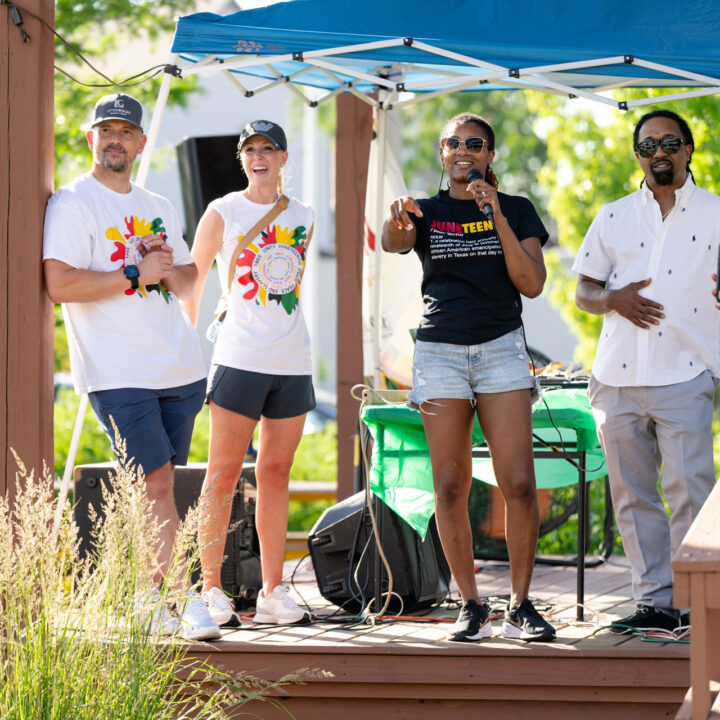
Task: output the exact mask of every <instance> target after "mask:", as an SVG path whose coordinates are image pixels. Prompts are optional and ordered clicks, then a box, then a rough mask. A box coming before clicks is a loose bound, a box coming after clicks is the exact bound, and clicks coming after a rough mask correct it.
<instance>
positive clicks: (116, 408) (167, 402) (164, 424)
mask: <svg viewBox="0 0 720 720" xmlns="http://www.w3.org/2000/svg"><path fill="white" fill-rule="evenodd" d="M204 397H205V380H198V381H197V382H194V383H190V384H189V385H180V386H179V387H174V388H168V389H166V390H150V389H146V388H118V389H117V390H99V391H98V392H91V393H90V394H89V396H88V398H89V400H90V404H91V405H92V408H93V410H94V411H95V415H96V416H97V419H98V422H99V423H100V426H101V427H102V429H103V430H104V431H105V433H106V434H107V436H108V437H109V438H110V444H111V445H112V449H113V452H114V453H115V455H117V454H118V450H117V447H116V445H115V430H114V428H113V425H112V422H111V421H110V418H112V419H113V421H114V422H115V425H116V426H117V429H118V432H119V434H120V437H121V438H122V439H123V440H124V441H125V454H126V457H127V459H128V461H130V460H132V462H131V463H130V464H131V466H133V467H136V466H138V465H141V466H142V469H143V472H144V473H145V474H146V475H147V474H148V473H151V472H153V470H157V469H158V468H160V467H162V466H163V465H164V464H165V463H166V462H168V461H170V462H171V463H172V464H173V465H185V463H187V459H188V453H189V452H190V440H191V439H192V433H193V427H194V426H195V416H196V415H197V414H198V413H199V412H200V409H201V408H202V406H203V398H204Z"/></svg>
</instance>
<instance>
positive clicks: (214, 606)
mask: <svg viewBox="0 0 720 720" xmlns="http://www.w3.org/2000/svg"><path fill="white" fill-rule="evenodd" d="M202 598H203V600H204V601H205V602H206V603H207V608H208V612H209V613H210V617H211V618H212V619H213V620H214V621H215V622H216V623H217V624H218V625H225V626H228V627H237V626H238V625H240V621H239V620H238V617H237V615H236V614H235V608H234V607H233V603H232V600H231V599H230V598H229V597H228V596H227V595H226V594H225V593H224V592H223V591H222V590H221V589H220V588H219V587H215V586H213V587H211V588H210V589H209V590H205V591H204V592H203V594H202Z"/></svg>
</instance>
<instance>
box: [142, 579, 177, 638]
mask: <svg viewBox="0 0 720 720" xmlns="http://www.w3.org/2000/svg"><path fill="white" fill-rule="evenodd" d="M135 612H136V613H137V614H138V616H139V617H140V618H141V621H144V622H149V623H150V634H151V635H163V636H166V635H174V634H175V633H176V632H177V631H178V619H177V618H176V617H175V616H174V615H173V614H172V613H171V612H170V608H169V607H168V606H167V605H166V604H165V603H164V602H163V601H162V599H161V598H160V591H159V590H158V589H157V588H153V589H152V590H149V591H148V592H146V593H145V594H143V595H141V596H139V597H137V598H135Z"/></svg>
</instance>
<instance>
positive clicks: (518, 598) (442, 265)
mask: <svg viewBox="0 0 720 720" xmlns="http://www.w3.org/2000/svg"><path fill="white" fill-rule="evenodd" d="M439 151H440V162H441V165H442V169H443V174H444V173H447V175H448V180H449V188H448V189H447V190H440V191H439V192H438V194H437V195H436V196H435V197H433V198H429V199H427V200H415V199H414V198H411V197H408V196H403V197H400V198H398V199H397V200H395V201H394V202H393V203H392V204H391V206H390V210H389V213H388V216H387V219H386V221H385V224H384V227H383V235H382V245H383V249H384V250H386V251H387V252H408V251H409V250H411V249H414V250H415V252H416V253H417V255H418V257H419V259H420V262H421V263H422V266H423V280H422V292H423V302H424V306H425V310H424V313H423V316H422V319H421V321H420V327H419V328H418V331H417V344H416V346H415V355H414V361H413V389H412V392H411V393H410V400H411V402H412V403H413V404H414V405H416V406H417V407H418V408H419V409H420V411H421V412H422V418H423V425H424V428H425V433H426V436H427V441H428V448H429V451H430V460H431V464H432V472H433V484H434V487H435V516H436V521H437V527H438V532H439V534H440V539H441V541H442V546H443V549H444V551H445V556H446V557H447V560H448V563H449V565H450V569H451V570H452V574H453V577H454V578H455V582H456V583H457V585H458V588H459V590H460V594H461V596H462V601H463V605H462V608H461V611H460V615H459V617H458V620H457V622H456V623H455V625H454V626H453V628H452V630H451V632H450V635H449V639H450V640H455V641H475V640H480V639H482V638H484V637H490V636H491V635H492V628H491V626H490V622H489V611H488V608H487V606H486V605H484V604H483V603H482V602H481V600H480V596H479V594H478V589H477V585H476V583H475V572H474V562H473V552H472V534H471V528H470V521H469V517H468V496H469V492H470V484H471V482H472V475H471V451H472V448H471V436H472V427H473V423H474V420H475V415H476V414H477V418H478V420H479V422H480V426H481V428H482V430H483V433H484V436H485V439H486V441H487V443H488V447H489V448H490V453H491V456H492V463H493V470H494V473H495V477H496V480H497V484H498V487H499V488H500V491H501V492H502V494H503V497H504V499H505V505H506V513H505V534H506V541H507V547H508V554H509V557H510V585H511V588H510V590H511V595H510V602H509V604H508V606H507V608H506V611H505V618H504V622H503V627H502V634H503V635H504V636H505V637H513V638H521V639H523V640H552V639H553V638H554V637H555V631H554V629H553V628H552V626H550V625H549V624H548V623H547V622H546V621H545V619H544V618H543V617H542V616H541V615H540V614H539V613H538V612H537V611H536V610H535V608H534V607H533V605H532V603H531V602H530V600H529V599H528V593H529V589H530V581H531V578H532V570H533V565H534V560H535V549H536V545H537V537H538V526H539V519H538V504H537V493H536V488H535V474H534V466H533V453H532V420H531V404H532V401H531V397H532V395H533V393H536V389H535V388H536V381H535V378H534V377H532V376H531V374H530V371H529V361H528V356H527V353H526V348H525V342H524V335H523V331H522V320H521V309H522V308H521V301H520V295H525V296H527V297H536V296H537V295H539V294H540V293H541V291H542V289H543V285H544V283H545V264H544V261H543V256H542V249H541V248H542V245H544V244H545V242H546V241H547V239H548V234H547V231H546V230H545V228H544V226H543V224H542V221H541V220H540V218H539V216H538V214H537V212H536V211H535V208H534V207H533V206H532V204H531V203H530V201H529V200H527V199H526V198H523V197H516V196H511V195H506V194H504V193H501V192H498V181H497V178H496V177H495V175H494V173H493V171H492V168H491V165H492V161H493V158H494V157H495V134H494V132H493V129H492V127H491V126H490V124H489V123H488V122H487V121H486V120H485V119H483V118H482V117H479V116H478V115H472V114H470V113H463V114H461V115H458V116H456V117H454V118H452V119H451V120H449V121H448V122H447V123H446V125H445V127H444V128H443V130H442V132H441V133H440V147H439Z"/></svg>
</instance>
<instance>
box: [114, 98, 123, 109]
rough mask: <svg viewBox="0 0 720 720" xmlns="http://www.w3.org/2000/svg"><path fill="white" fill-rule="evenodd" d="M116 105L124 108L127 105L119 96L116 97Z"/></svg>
mask: <svg viewBox="0 0 720 720" xmlns="http://www.w3.org/2000/svg"><path fill="white" fill-rule="evenodd" d="M115 107H116V108H124V107H125V102H124V100H123V99H122V98H120V97H119V98H115Z"/></svg>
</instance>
